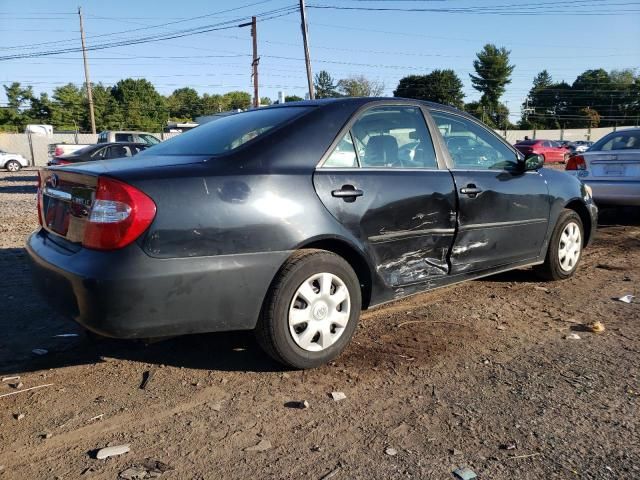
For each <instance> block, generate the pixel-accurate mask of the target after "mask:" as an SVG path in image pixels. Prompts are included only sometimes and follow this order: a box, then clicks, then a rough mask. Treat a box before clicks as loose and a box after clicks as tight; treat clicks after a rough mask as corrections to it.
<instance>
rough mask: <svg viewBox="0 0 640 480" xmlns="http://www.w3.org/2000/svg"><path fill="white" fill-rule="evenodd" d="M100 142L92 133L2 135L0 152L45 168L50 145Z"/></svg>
mask: <svg viewBox="0 0 640 480" xmlns="http://www.w3.org/2000/svg"><path fill="white" fill-rule="evenodd" d="M153 135H155V136H156V137H158V138H163V139H167V138H170V137H173V136H175V135H178V134H177V133H154V134H153ZM97 142H98V135H93V134H91V133H78V134H75V133H54V134H53V135H52V136H47V137H45V136H40V135H33V134H31V135H29V134H26V133H0V150H4V151H6V152H10V153H19V154H20V155H22V156H23V157H24V158H26V159H27V160H29V162H30V164H31V165H36V166H44V165H46V164H47V161H48V160H49V144H51V143H73V144H85V145H89V144H92V143H97Z"/></svg>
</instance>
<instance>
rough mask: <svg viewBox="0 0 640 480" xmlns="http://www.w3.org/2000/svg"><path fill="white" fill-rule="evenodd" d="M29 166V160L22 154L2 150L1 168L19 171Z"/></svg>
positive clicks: (0, 153)
mask: <svg viewBox="0 0 640 480" xmlns="http://www.w3.org/2000/svg"><path fill="white" fill-rule="evenodd" d="M27 166H29V162H28V161H27V159H26V158H24V157H23V156H22V155H20V154H18V153H9V152H5V151H4V150H0V168H6V169H7V170H9V171H10V172H17V171H19V170H20V169H21V168H23V167H27Z"/></svg>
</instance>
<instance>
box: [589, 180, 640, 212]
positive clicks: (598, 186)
mask: <svg viewBox="0 0 640 480" xmlns="http://www.w3.org/2000/svg"><path fill="white" fill-rule="evenodd" d="M582 181H583V182H584V183H585V184H586V185H589V186H590V187H591V189H592V190H593V199H594V201H595V202H596V203H599V204H603V205H621V206H622V205H625V206H640V182H629V181H611V180H589V179H582Z"/></svg>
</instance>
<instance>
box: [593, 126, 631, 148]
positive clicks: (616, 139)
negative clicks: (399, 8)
mask: <svg viewBox="0 0 640 480" xmlns="http://www.w3.org/2000/svg"><path fill="white" fill-rule="evenodd" d="M637 149H640V132H626V133H625V132H624V130H623V131H620V132H616V133H614V134H611V135H607V136H606V137H604V138H603V139H601V140H598V141H597V142H596V143H595V144H593V146H592V147H591V148H590V149H589V151H591V152H599V151H602V152H606V151H611V150H637Z"/></svg>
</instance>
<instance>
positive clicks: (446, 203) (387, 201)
mask: <svg viewBox="0 0 640 480" xmlns="http://www.w3.org/2000/svg"><path fill="white" fill-rule="evenodd" d="M441 166H442V168H439V164H438V160H437V158H436V154H435V149H434V145H433V141H432V138H431V135H430V133H429V130H428V129H427V125H426V122H425V118H424V115H423V112H422V110H421V108H420V107H419V106H417V105H409V104H406V103H404V104H398V105H386V104H382V105H381V104H377V105H376V106H373V107H370V108H367V109H365V110H364V111H361V112H360V113H359V114H358V115H356V116H355V118H354V119H353V120H352V121H351V122H350V124H349V125H348V126H347V127H345V128H344V129H343V131H342V132H341V133H340V134H339V135H338V138H337V139H336V141H335V142H334V145H333V146H332V148H330V149H329V151H328V153H327V154H326V155H325V157H324V158H323V161H322V162H321V164H320V166H319V167H318V168H317V169H316V172H315V174H314V185H315V189H316V192H317V193H318V196H319V197H320V199H321V200H322V201H323V203H324V205H325V206H326V208H327V209H328V210H329V212H331V214H332V215H333V216H334V217H335V218H336V219H337V220H338V221H339V222H340V223H341V224H342V225H343V226H344V227H345V228H346V229H347V230H348V231H349V232H350V233H351V234H352V236H353V237H355V239H356V241H358V242H359V243H360V244H361V245H362V246H363V248H364V249H365V250H366V251H367V252H368V253H369V255H370V257H371V258H372V259H373V261H374V263H375V266H376V272H377V274H378V276H379V279H380V280H381V281H382V282H383V283H384V284H385V285H386V286H387V287H390V288H398V287H404V286H407V285H411V284H420V283H423V282H428V281H429V280H431V279H433V278H434V277H440V276H443V275H447V274H448V273H449V265H448V262H447V256H448V254H449V251H450V249H451V246H452V242H453V235H454V232H455V229H454V227H455V204H456V197H455V189H454V184H453V178H452V176H451V174H450V173H449V171H448V170H447V169H446V164H444V163H442V165H441ZM400 291H402V290H401V289H398V292H400Z"/></svg>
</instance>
